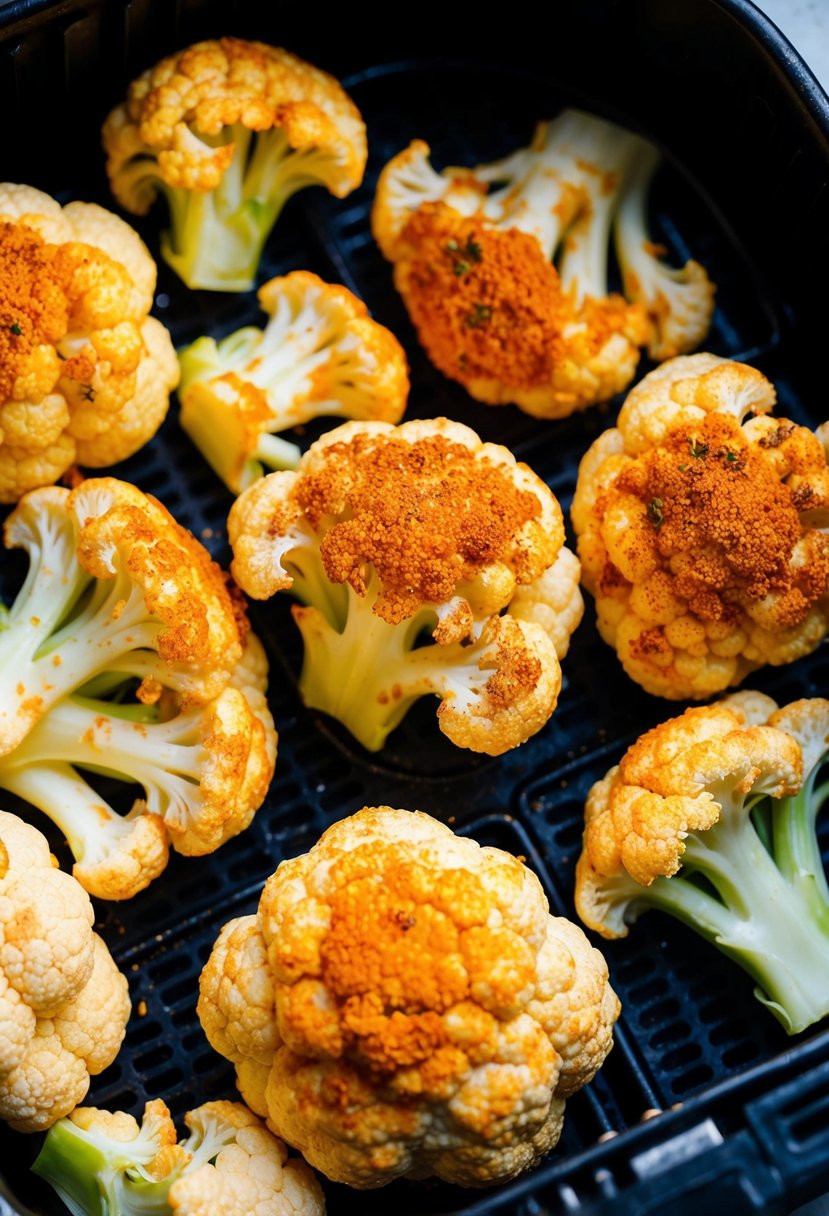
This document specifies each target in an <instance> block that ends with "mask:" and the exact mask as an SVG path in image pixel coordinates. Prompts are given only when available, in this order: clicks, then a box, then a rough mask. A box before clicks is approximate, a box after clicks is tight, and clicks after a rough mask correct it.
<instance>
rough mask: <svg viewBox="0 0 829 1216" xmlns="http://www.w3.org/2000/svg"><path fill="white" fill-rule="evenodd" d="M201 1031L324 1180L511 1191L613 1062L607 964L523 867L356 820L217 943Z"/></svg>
mask: <svg viewBox="0 0 829 1216" xmlns="http://www.w3.org/2000/svg"><path fill="white" fill-rule="evenodd" d="M198 1010H199V1017H200V1019H201V1022H202V1025H203V1027H204V1029H205V1033H206V1034H207V1037H208V1039H209V1040H210V1042H211V1043H212V1045H213V1046H214V1047H215V1048H216V1050H217V1051H219V1052H221V1053H222V1054H223V1055H226V1056H227V1057H228V1058H229V1059H231V1060H232V1061H233V1062H234V1063H235V1064H236V1067H237V1077H238V1083H239V1086H240V1090H241V1092H242V1096H243V1097H244V1098H245V1100H246V1102H247V1103H248V1104H249V1105H250V1106H251V1107H252V1109H254V1110H255V1111H257V1112H258V1113H259V1114H261V1115H262V1116H264V1117H266V1118H267V1120H268V1125H269V1126H270V1127H271V1128H272V1130H273V1131H274V1132H275V1134H276V1135H278V1136H281V1137H283V1138H284V1139H285V1140H286V1141H287V1142H288V1143H289V1144H293V1145H294V1146H295V1147H297V1148H298V1149H299V1150H300V1151H301V1152H302V1153H303V1155H304V1156H305V1157H306V1158H307V1160H308V1161H309V1162H310V1163H311V1165H313V1166H315V1167H316V1168H317V1169H319V1170H321V1171H322V1172H323V1173H324V1174H326V1175H327V1176H328V1177H329V1178H332V1179H334V1180H336V1181H340V1182H346V1183H348V1184H349V1185H351V1186H356V1187H362V1188H367V1187H377V1186H381V1185H383V1184H384V1183H386V1182H389V1181H391V1180H392V1179H393V1178H398V1177H401V1176H407V1177H413V1178H424V1177H428V1176H430V1175H433V1174H435V1175H437V1176H439V1177H441V1178H443V1179H445V1180H447V1181H450V1182H457V1183H460V1184H462V1185H466V1186H486V1185H490V1184H494V1183H497V1182H502V1181H505V1180H506V1179H508V1178H512V1177H514V1176H515V1175H516V1174H518V1173H520V1172H521V1171H522V1170H524V1169H527V1168H528V1167H529V1166H531V1165H532V1164H534V1162H536V1161H537V1160H538V1158H539V1157H541V1156H542V1155H543V1154H544V1153H546V1152H547V1151H548V1150H549V1149H550V1148H552V1147H553V1146H554V1145H555V1144H556V1142H557V1141H558V1138H559V1135H560V1133H561V1126H562V1119H563V1114H564V1103H565V1099H566V1098H567V1097H568V1096H569V1095H570V1094H572V1093H573V1092H575V1091H576V1090H577V1089H579V1088H581V1086H582V1085H584V1084H586V1083H587V1082H588V1081H589V1080H590V1079H591V1078H592V1077H593V1076H594V1074H595V1073H596V1071H597V1070H598V1068H599V1067H600V1065H601V1064H602V1062H603V1060H604V1058H605V1056H606V1055H607V1053H608V1051H609V1050H610V1047H611V1041H612V1029H613V1024H614V1022H615V1020H616V1017H617V1015H618V1012H619V1003H618V1001H617V999H616V997H615V995H614V993H613V991H612V989H611V988H610V986H609V984H608V979H607V967H606V965H605V962H604V959H603V958H602V957H601V955H600V954H599V953H598V951H596V950H594V949H593V948H592V947H591V946H590V945H589V943H588V942H587V939H586V938H585V937H584V935H583V934H582V933H581V931H580V930H579V929H578V928H577V927H576V926H575V925H573V924H571V923H570V922H569V921H567V920H564V919H561V918H558V917H553V916H551V915H550V913H549V908H548V905H547V900H546V898H545V896H544V893H543V891H542V889H541V885H540V883H539V882H538V879H537V878H536V877H535V875H534V874H532V872H531V871H529V870H528V869H526V868H525V867H524V866H523V865H522V864H521V862H519V861H518V860H517V859H516V858H514V857H512V856H510V855H509V854H508V853H504V852H503V851H501V850H500V849H495V848H490V847H485V848H481V847H480V846H479V845H478V844H477V843H476V842H475V841H473V840H470V839H463V838H460V837H457V836H455V835H454V834H453V832H452V831H451V829H450V828H448V827H445V826H444V825H443V824H441V823H438V822H437V821H436V820H434V819H432V818H431V817H430V816H428V815H424V814H421V813H419V812H414V813H411V812H409V811H400V810H392V809H390V808H389V807H367V808H365V809H364V810H362V811H360V812H359V813H358V814H356V815H353V816H351V817H350V818H348V819H344V820H342V821H340V822H339V823H337V824H335V825H334V826H333V827H332V828H329V830H328V831H327V832H325V834H324V835H323V836H322V837H321V839H320V840H319V842H318V843H317V844H316V845H315V846H314V847H313V848H312V849H311V851H310V852H309V853H307V854H304V855H303V856H301V857H297V858H294V859H293V860H291V861H285V862H282V864H281V865H280V866H279V867H278V869H277V871H276V873H275V874H273V875H272V877H271V878H269V879H268V882H267V883H266V885H265V888H264V890H263V892H262V897H261V900H260V902H259V910H258V913H257V915H256V916H248V917H241V918H238V919H237V920H235V921H231V922H230V923H229V924H228V925H226V926H225V928H224V929H223V931H222V933H221V935H220V936H219V939H218V941H217V943H216V946H215V947H214V951H213V954H212V955H211V957H210V959H209V960H208V963H207V965H206V967H205V969H204V971H203V973H202V978H201V994H200V998H199V1006H198Z"/></svg>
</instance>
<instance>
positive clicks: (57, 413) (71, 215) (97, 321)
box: [0, 183, 178, 503]
mask: <svg viewBox="0 0 829 1216" xmlns="http://www.w3.org/2000/svg"><path fill="white" fill-rule="evenodd" d="M0 267H1V268H2V269H0V316H2V323H1V324H0V502H7V503H9V502H16V501H17V499H18V498H20V496H21V495H22V494H24V493H25V492H26V491H27V490H31V489H33V488H34V487H36V486H43V485H50V484H51V483H53V482H55V481H57V480H58V478H59V477H61V476H62V474H63V473H65V472H66V470H67V469H68V468H69V466H70V465H72V464H73V463H74V462H75V461H79V462H80V463H81V464H84V465H88V466H90V467H92V468H100V467H102V466H103V465H109V464H113V463H114V462H116V461H118V460H123V459H125V458H126V457H127V456H131V455H132V453H133V452H135V451H137V450H138V448H140V447H141V446H142V445H143V444H144V443H146V442H147V440H148V439H150V438H152V436H153V435H154V434H155V432H156V431H157V430H158V427H159V426H160V425H161V422H162V421H163V419H164V415H165V414H166V412H167V407H168V405H169V398H170V392H171V391H172V389H174V388H175V386H176V384H177V383H178V363H177V360H176V355H175V351H174V350H173V345H172V342H171V341H170V336H169V334H168V333H167V330H166V329H165V328H164V326H163V325H162V324H161V323H160V322H159V321H156V320H155V318H154V317H150V316H148V313H149V311H150V308H151V306H152V303H153V292H154V289H155V276H156V271H155V263H154V262H153V260H152V258H151V257H150V254H149V252H148V251H147V249H146V247H145V245H144V244H143V242H142V241H141V239H140V238H139V237H138V235H137V234H136V233H135V232H133V230H132V228H130V227H129V225H128V224H125V223H124V221H123V220H121V219H119V218H118V217H117V216H116V215H113V214H112V213H111V212H109V211H105V210H104V209H103V207H98V206H96V205H95V204H94V203H68V204H67V206H65V207H61V206H60V205H59V204H58V203H56V202H55V200H54V199H53V198H50V196H49V195H48V194H43V193H42V192H41V191H40V190H35V189H33V188H32V187H30V186H17V185H10V184H8V183H4V184H2V185H0Z"/></svg>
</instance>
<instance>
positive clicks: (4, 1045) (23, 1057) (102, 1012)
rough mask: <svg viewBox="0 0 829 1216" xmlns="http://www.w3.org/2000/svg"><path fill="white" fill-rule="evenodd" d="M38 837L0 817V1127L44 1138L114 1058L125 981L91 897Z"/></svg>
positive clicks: (125, 1008)
mask: <svg viewBox="0 0 829 1216" xmlns="http://www.w3.org/2000/svg"><path fill="white" fill-rule="evenodd" d="M56 867H57V862H56V861H55V859H54V857H53V856H52V855H51V853H50V852H49V846H48V844H47V843H46V839H45V837H44V836H42V835H41V833H40V832H38V831H37V830H36V829H35V828H33V827H30V826H29V824H27V823H24V822H23V821H22V820H21V819H18V818H17V816H16V815H10V814H8V813H7V812H6V811H0V1119H5V1120H7V1121H8V1123H9V1124H10V1125H11V1126H12V1127H13V1128H15V1129H16V1130H17V1131H23V1132H33V1131H42V1130H43V1129H44V1128H46V1127H49V1126H50V1124H52V1123H54V1122H55V1120H57V1119H60V1118H62V1117H63V1116H64V1115H66V1114H68V1113H69V1111H71V1110H72V1109H73V1107H74V1106H76V1105H77V1103H78V1102H80V1101H82V1099H83V1097H84V1095H85V1094H86V1091H87V1089H88V1088H89V1078H90V1076H95V1075H96V1074H97V1073H99V1072H103V1070H104V1069H105V1068H106V1067H107V1066H108V1065H109V1064H111V1063H112V1061H113V1060H114V1059H115V1056H116V1055H117V1053H118V1048H119V1047H120V1045H121V1040H122V1039H123V1037H124V1028H125V1027H126V1024H127V1019H128V1018H129V1013H130V1002H129V997H128V995H127V981H126V980H125V979H124V977H123V976H122V975H121V973H120V971H119V970H118V969H117V967H116V966H115V963H114V962H113V961H112V958H111V956H110V953H109V951H108V950H107V948H106V946H105V945H104V943H103V941H102V940H101V938H100V937H98V935H97V934H96V933H93V931H92V925H93V922H94V915H93V911H92V904H91V903H90V902H89V896H88V895H87V894H86V892H85V891H84V890H83V888H82V887H81V886H80V884H79V883H77V882H76V881H75V879H74V878H72V877H71V876H70V875H69V874H64V873H62V872H61V871H60V870H58V869H57V868H56Z"/></svg>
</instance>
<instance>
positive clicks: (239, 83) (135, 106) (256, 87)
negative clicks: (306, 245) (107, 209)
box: [103, 38, 367, 291]
mask: <svg viewBox="0 0 829 1216" xmlns="http://www.w3.org/2000/svg"><path fill="white" fill-rule="evenodd" d="M103 142H104V149H105V151H106V153H107V173H108V175H109V180H110V185H111V187H112V191H113V193H114V195H115V197H116V198H117V199H118V201H119V203H120V204H121V205H122V206H123V207H125V208H126V209H127V211H131V212H134V213H135V214H137V215H145V214H146V212H147V211H148V210H149V209H150V207H151V205H152V203H153V202H154V201H155V198H156V196H157V195H158V193H159V192H161V193H162V194H164V195H165V197H166V199H167V201H168V203H169V206H170V223H171V226H170V231H169V232H167V233H165V234H164V236H163V237H162V244H161V252H162V256H163V257H164V259H165V261H166V262H168V263H169V264H170V266H172V268H173V270H175V272H176V273H177V274H178V275H179V276H180V277H181V278H182V279H183V280H184V282H185V283H186V284H187V285H188V287H203V288H210V289H212V290H216V291H247V290H248V289H249V288H250V287H252V286H253V280H254V276H255V274H256V268H257V266H258V264H259V258H260V256H261V253H262V248H263V246H264V244H265V241H266V239H267V237H268V234H269V233H270V231H271V229H272V228H273V225H274V224H275V223H276V220H277V218H278V217H279V213H280V211H281V210H282V208H283V206H284V204H285V203H286V202H287V200H288V199H289V198H290V197H291V195H292V194H294V193H295V192H296V191H297V190H300V189H302V188H303V187H304V186H309V185H313V184H315V183H318V184H320V185H324V186H326V187H327V188H328V190H329V191H330V192H331V193H332V194H333V195H334V196H335V197H337V198H344V197H345V195H347V194H349V193H350V192H351V191H352V190H354V189H355V188H356V187H357V186H359V184H360V182H361V180H362V176H363V171H364V169H365V163H366V156H367V148H366V131H365V125H364V123H363V121H362V119H361V117H360V114H359V111H358V110H357V108H356V106H355V105H354V103H353V102H352V101H351V99H350V98H349V97H348V95H347V94H346V93H345V91H344V90H343V89H342V87H341V86H340V85H339V83H338V82H337V81H336V80H335V79H334V78H333V77H332V76H329V75H328V74H327V73H326V72H322V71H320V69H319V68H316V67H313V66H312V65H311V64H309V63H306V62H305V61H304V60H302V59H299V58H297V56H296V55H291V54H290V53H289V52H288V51H284V50H281V49H279V48H277V47H272V46H266V45H265V44H264V43H262V42H248V41H245V40H243V39H240V38H220V39H219V40H217V41H208V42H198V43H196V44H195V45H194V46H190V47H187V48H186V49H185V50H183V51H180V52H179V53H178V54H175V55H170V56H168V57H167V58H166V59H162V60H161V62H160V63H158V64H156V65H155V67H153V68H150V69H148V70H147V71H146V72H143V73H142V75H141V76H139V77H138V79H137V80H134V81H133V82H132V84H131V85H130V87H129V92H128V95H127V100H126V101H125V102H123V103H122V104H121V105H119V106H117V107H116V108H115V109H114V110H113V111H112V113H111V114H110V115H109V117H108V118H107V120H106V123H105V124H104V129H103Z"/></svg>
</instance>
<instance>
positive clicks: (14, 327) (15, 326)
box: [9, 321, 23, 338]
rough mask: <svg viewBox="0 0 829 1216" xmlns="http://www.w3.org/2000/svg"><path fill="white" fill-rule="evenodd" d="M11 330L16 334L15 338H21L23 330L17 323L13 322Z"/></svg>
mask: <svg viewBox="0 0 829 1216" xmlns="http://www.w3.org/2000/svg"><path fill="white" fill-rule="evenodd" d="M9 329H10V330H11V332H12V333H13V334H14V336H15V338H19V337H20V335H21V334H22V333H23V330H22V329H21V328H20V326H19V325H18V324H17V322H16V321H12V323H11V325H10V326H9Z"/></svg>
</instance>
